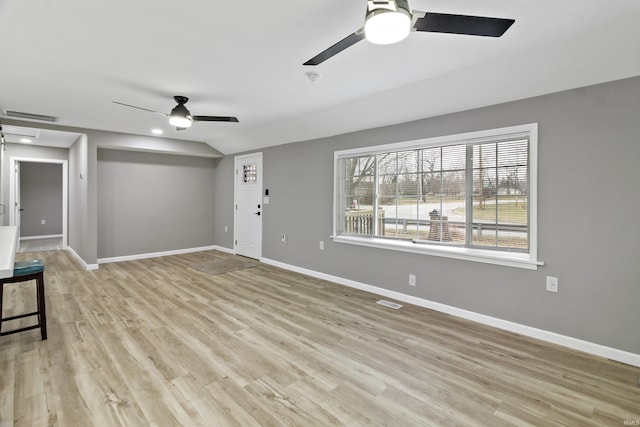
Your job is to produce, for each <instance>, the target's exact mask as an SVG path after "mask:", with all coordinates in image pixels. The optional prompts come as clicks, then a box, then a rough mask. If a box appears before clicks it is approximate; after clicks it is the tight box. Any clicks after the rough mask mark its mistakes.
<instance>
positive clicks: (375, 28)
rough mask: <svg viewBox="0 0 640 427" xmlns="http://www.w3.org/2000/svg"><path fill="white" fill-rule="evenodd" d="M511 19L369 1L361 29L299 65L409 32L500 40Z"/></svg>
mask: <svg viewBox="0 0 640 427" xmlns="http://www.w3.org/2000/svg"><path fill="white" fill-rule="evenodd" d="M514 22H515V20H513V19H504V18H489V17H484V16H472V15H454V14H448V13H433V12H420V11H417V10H411V9H410V8H409V2H408V1H407V0H369V1H367V12H366V14H365V23H364V26H363V27H362V28H360V29H358V30H357V31H356V32H354V33H352V34H350V35H348V36H347V37H345V38H344V39H342V40H340V41H339V42H337V43H336V44H334V45H332V46H331V47H329V48H328V49H325V50H323V51H322V52H320V53H319V54H317V55H316V56H314V57H313V58H311V59H310V60H308V61H307V62H305V63H304V64H302V65H318V64H321V63H323V62H324V61H326V60H327V59H329V58H331V57H333V56H335V55H337V54H338V53H340V52H342V51H343V50H345V49H347V48H349V47H351V46H353V45H354V44H356V43H357V42H359V41H360V40H362V39H364V38H366V39H367V40H368V41H370V42H372V43H375V44H391V43H396V42H399V41H401V40H403V39H404V38H405V37H407V36H408V35H409V33H410V32H411V31H424V32H431V33H449V34H467V35H471V36H485V37H500V36H501V35H503V34H504V33H505V31H507V30H508V29H509V27H510V26H511V24H513V23H514Z"/></svg>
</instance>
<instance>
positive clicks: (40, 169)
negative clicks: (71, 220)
mask: <svg viewBox="0 0 640 427" xmlns="http://www.w3.org/2000/svg"><path fill="white" fill-rule="evenodd" d="M9 165H10V167H11V173H10V174H9V177H10V179H9V207H8V210H9V223H10V225H15V226H17V227H18V236H19V239H20V248H19V250H18V251H19V252H25V251H37V250H52V249H66V248H67V247H68V231H67V230H68V209H67V206H68V203H69V201H68V188H69V187H68V161H67V160H56V159H41V158H29V157H11V159H10V162H9Z"/></svg>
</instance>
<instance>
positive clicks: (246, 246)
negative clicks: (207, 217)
mask: <svg viewBox="0 0 640 427" xmlns="http://www.w3.org/2000/svg"><path fill="white" fill-rule="evenodd" d="M235 166H236V167H235V215H234V243H235V251H236V253H237V254H238V255H243V256H246V257H249V258H255V259H260V257H262V153H254V154H247V155H243V156H237V157H236V158H235Z"/></svg>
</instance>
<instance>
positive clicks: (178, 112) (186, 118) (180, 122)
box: [169, 101, 193, 128]
mask: <svg viewBox="0 0 640 427" xmlns="http://www.w3.org/2000/svg"><path fill="white" fill-rule="evenodd" d="M185 102H186V101H185ZM192 121H193V119H192V118H191V113H189V110H187V107H185V106H184V103H178V105H176V106H175V107H173V110H171V114H169V124H170V125H171V126H175V127H178V128H188V127H191V122H192Z"/></svg>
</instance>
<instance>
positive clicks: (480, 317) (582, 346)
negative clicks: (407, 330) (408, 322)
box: [260, 258, 640, 367]
mask: <svg viewBox="0 0 640 427" xmlns="http://www.w3.org/2000/svg"><path fill="white" fill-rule="evenodd" d="M260 261H262V262H264V263H265V264H269V265H273V266H275V267H280V268H283V269H285V270H290V271H294V272H296V273H302V274H306V275H307V276H311V277H315V278H318V279H323V280H327V281H330V282H334V283H337V284H340V285H344V286H348V287H350V288H355V289H360V290H363V291H367V292H371V293H374V294H377V295H382V296H385V297H388V298H393V299H396V300H398V301H403V302H406V303H408V304H413V305H417V306H420V307H425V308H429V309H431V310H436V311H440V312H442V313H447V314H451V315H453V316H457V317H461V318H463V319H468V320H472V321H474V322H478V323H482V324H484V325H489V326H493V327H495V328H499V329H504V330H507V331H510V332H515V333H517V334H520V335H525V336H528V337H531V338H536V339H539V340H542V341H547V342H550V343H553V344H558V345H561V346H564V347H568V348H571V349H574V350H579V351H583V352H585V353H589V354H593V355H596V356H600V357H604V358H606V359H611V360H615V361H617V362H622V363H626V364H629V365H632V366H638V367H640V354H635V353H631V352H628V351H624V350H618V349H616V348H612V347H606V346H603V345H600V344H596V343H592V342H590V341H584V340H581V339H577V338H573V337H569V336H566V335H561V334H557V333H555V332H550V331H546V330H544V329H538V328H533V327H531V326H526V325H521V324H519V323H514V322H510V321H508V320H503V319H498V318H496V317H491V316H486V315H484V314H480V313H475V312H473V311H468V310H463V309H461V308H457V307H453V306H450V305H446V304H441V303H438V302H434V301H429V300H426V299H422V298H418V297H414V296H411V295H406V294H403V293H400V292H395V291H391V290H388V289H384V288H379V287H377V286H371V285H367V284H365V283H361V282H356V281H354V280H349V279H345V278H342V277H338V276H332V275H330V274H325V273H321V272H318V271H314V270H309V269H306V268H302V267H297V266H295V265H290V264H285V263H283V262H280V261H275V260H272V259H268V258H262V259H261V260H260Z"/></svg>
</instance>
